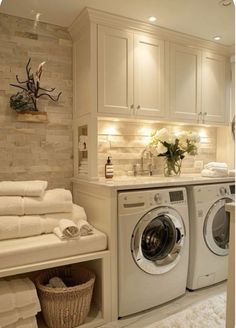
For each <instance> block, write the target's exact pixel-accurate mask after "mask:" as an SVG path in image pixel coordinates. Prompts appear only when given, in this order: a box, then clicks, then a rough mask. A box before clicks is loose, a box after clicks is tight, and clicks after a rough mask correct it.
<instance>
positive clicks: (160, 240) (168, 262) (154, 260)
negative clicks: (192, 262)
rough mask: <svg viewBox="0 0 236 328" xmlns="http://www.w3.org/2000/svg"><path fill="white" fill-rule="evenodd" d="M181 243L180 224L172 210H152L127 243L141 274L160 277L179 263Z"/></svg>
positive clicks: (182, 229) (183, 232) (182, 228)
mask: <svg viewBox="0 0 236 328" xmlns="http://www.w3.org/2000/svg"><path fill="white" fill-rule="evenodd" d="M184 239H185V227H184V222H183V220H182V217H181V216H180V214H179V213H178V212H177V211H176V210H174V209H172V208H169V207H159V208H156V209H153V210H151V211H150V212H148V213H147V214H145V215H144V216H143V217H142V218H141V219H140V220H139V222H138V223H137V225H136V226H135V229H134V231H133V234H132V239H131V252H132V256H133V259H134V261H135V263H136V264H137V266H138V267H139V268H140V269H142V270H143V271H145V272H147V273H150V274H163V273H165V272H168V271H170V270H171V269H173V268H174V267H175V266H176V265H177V263H178V262H179V260H180V256H181V250H182V248H183V246H184Z"/></svg>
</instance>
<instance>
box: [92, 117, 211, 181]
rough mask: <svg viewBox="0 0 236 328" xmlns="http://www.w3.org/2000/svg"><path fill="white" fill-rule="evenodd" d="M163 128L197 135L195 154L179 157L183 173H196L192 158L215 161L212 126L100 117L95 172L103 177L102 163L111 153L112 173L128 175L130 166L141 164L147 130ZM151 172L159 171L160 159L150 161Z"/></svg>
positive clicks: (160, 171)
mask: <svg viewBox="0 0 236 328" xmlns="http://www.w3.org/2000/svg"><path fill="white" fill-rule="evenodd" d="M163 127H166V128H168V129H169V130H170V131H172V132H174V133H175V132H177V131H181V130H187V131H190V130H191V131H196V132H198V133H199V135H200V137H201V142H200V144H199V148H198V155H197V156H189V155H186V157H185V158H184V160H183V165H182V172H183V173H198V172H200V169H196V168H194V161H203V164H206V163H208V162H210V161H216V140H217V129H216V128H214V127H211V128H210V127H198V126H183V125H169V126H167V125H164V124H156V123H155V124H154V123H152V124H145V123H137V122H114V121H106V120H100V121H99V122H98V133H99V135H98V159H99V161H98V172H99V176H100V177H103V176H104V165H105V163H106V159H107V156H108V155H111V156H112V162H113V165H114V172H115V175H116V176H123V175H128V174H130V175H131V174H132V170H133V165H134V164H140V163H141V160H140V159H141V154H142V151H143V150H144V149H145V146H146V144H147V143H148V141H149V139H150V137H149V136H150V132H151V131H155V130H157V129H161V128H163ZM144 166H145V167H144V168H145V169H148V159H145V160H144ZM154 173H155V174H162V173H163V158H162V157H157V158H155V160H154Z"/></svg>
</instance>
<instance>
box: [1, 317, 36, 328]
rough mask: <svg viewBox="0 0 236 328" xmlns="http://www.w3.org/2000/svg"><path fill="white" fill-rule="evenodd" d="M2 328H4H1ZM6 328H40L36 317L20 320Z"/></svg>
mask: <svg viewBox="0 0 236 328" xmlns="http://www.w3.org/2000/svg"><path fill="white" fill-rule="evenodd" d="M0 328H2V327H1V326H0ZM5 328H38V324H37V320H36V317H35V316H34V317H31V318H27V319H20V320H18V321H17V322H15V323H13V324H12V325H9V326H6V327H5Z"/></svg>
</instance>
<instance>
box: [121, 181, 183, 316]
mask: <svg viewBox="0 0 236 328" xmlns="http://www.w3.org/2000/svg"><path fill="white" fill-rule="evenodd" d="M188 254H189V223H188V204H187V194H186V190H185V188H182V187H181V188H170V189H152V190H140V191H127V192H120V193H119V195H118V286H119V292H118V295H119V302H118V305H119V309H118V312H119V316H120V317H123V316H126V315H129V314H133V313H136V312H139V311H142V310H145V309H148V308H151V307H154V306H157V305H160V304H163V303H165V302H167V301H170V300H172V299H174V298H176V297H178V296H180V295H182V294H184V293H185V290H186V282H187V272H188Z"/></svg>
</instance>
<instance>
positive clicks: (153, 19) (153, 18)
mask: <svg viewBox="0 0 236 328" xmlns="http://www.w3.org/2000/svg"><path fill="white" fill-rule="evenodd" d="M148 20H149V22H155V21H156V20H157V18H156V17H155V16H150V17H148Z"/></svg>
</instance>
